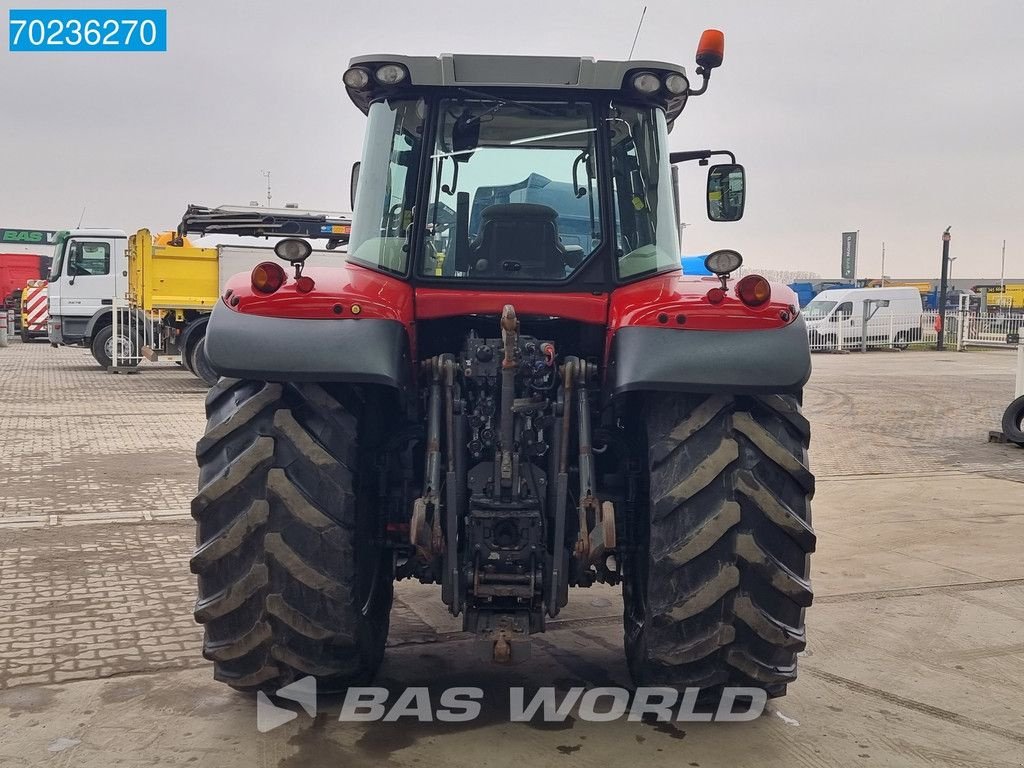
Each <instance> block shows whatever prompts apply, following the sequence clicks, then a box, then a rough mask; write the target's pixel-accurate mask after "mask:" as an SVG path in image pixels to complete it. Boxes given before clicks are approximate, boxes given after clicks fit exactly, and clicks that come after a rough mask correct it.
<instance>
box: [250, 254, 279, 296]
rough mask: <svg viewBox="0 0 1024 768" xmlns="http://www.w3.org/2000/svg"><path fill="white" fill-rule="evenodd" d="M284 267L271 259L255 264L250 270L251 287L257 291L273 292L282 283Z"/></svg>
mask: <svg viewBox="0 0 1024 768" xmlns="http://www.w3.org/2000/svg"><path fill="white" fill-rule="evenodd" d="M284 281H285V274H284V269H283V268H282V267H281V266H280V265H279V264H275V263H274V262H272V261H264V262H263V263H262V264H257V265H256V268H255V269H253V271H252V289H253V290H254V291H256V292H257V293H273V292H274V291H276V290H277V289H278V288H280V287H281V286H282V285H284Z"/></svg>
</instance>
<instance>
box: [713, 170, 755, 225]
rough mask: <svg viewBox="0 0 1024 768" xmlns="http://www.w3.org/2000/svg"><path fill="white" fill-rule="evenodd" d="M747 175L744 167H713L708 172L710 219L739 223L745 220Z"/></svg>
mask: <svg viewBox="0 0 1024 768" xmlns="http://www.w3.org/2000/svg"><path fill="white" fill-rule="evenodd" d="M745 181H746V175H745V173H744V171H743V166H742V165H733V164H728V165H725V164H723V165H713V166H711V169H710V170H709V171H708V218H709V219H711V221H739V220H740V219H742V218H743V204H744V200H745V197H746V192H745V187H746V184H745Z"/></svg>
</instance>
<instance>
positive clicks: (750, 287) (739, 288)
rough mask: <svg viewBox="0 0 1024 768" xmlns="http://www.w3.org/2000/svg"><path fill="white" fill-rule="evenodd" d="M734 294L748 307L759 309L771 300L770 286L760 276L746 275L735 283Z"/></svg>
mask: <svg viewBox="0 0 1024 768" xmlns="http://www.w3.org/2000/svg"><path fill="white" fill-rule="evenodd" d="M736 293H737V295H738V296H739V297H740V301H742V302H743V303H744V304H746V305H747V306H748V307H760V306H761V305H762V304H766V303H768V300H769V299H771V297H772V286H771V284H770V283H769V282H768V281H767V280H765V279H764V278H763V277H761V276H760V275H747V276H746V277H744V278H743V279H742V280H740V281H739V282H738V283H736Z"/></svg>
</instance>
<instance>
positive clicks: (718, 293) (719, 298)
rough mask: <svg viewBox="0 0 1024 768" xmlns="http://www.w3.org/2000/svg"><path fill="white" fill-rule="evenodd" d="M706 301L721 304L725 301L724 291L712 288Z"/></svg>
mask: <svg viewBox="0 0 1024 768" xmlns="http://www.w3.org/2000/svg"><path fill="white" fill-rule="evenodd" d="M708 301H709V302H710V303H712V304H721V303H722V302H723V301H725V291H723V290H722V289H721V288H712V289H711V290H710V291H708Z"/></svg>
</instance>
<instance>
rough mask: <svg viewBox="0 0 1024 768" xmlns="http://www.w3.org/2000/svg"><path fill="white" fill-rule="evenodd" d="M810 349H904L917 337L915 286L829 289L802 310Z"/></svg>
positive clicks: (918, 296) (917, 294) (918, 318)
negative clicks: (863, 347)
mask: <svg viewBox="0 0 1024 768" xmlns="http://www.w3.org/2000/svg"><path fill="white" fill-rule="evenodd" d="M803 314H804V320H805V321H806V323H807V332H808V335H809V338H810V342H811V348H812V349H838V348H849V347H851V346H858V347H859V346H861V344H862V342H863V341H864V335H865V331H866V334H867V341H866V344H867V346H885V347H890V346H893V347H897V348H899V349H904V348H906V347H907V346H908V345H910V344H911V343H912V342H915V341H920V339H921V292H920V291H919V290H918V289H917V288H913V287H909V288H908V287H903V288H829V289H828V290H824V291H822V292H821V293H819V294H818V295H817V296H815V297H814V299H813V300H812V301H811V302H810V303H809V304H808V305H807V306H806V307H804V309H803Z"/></svg>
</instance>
